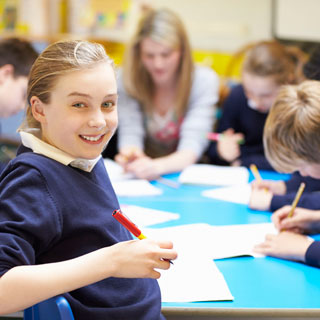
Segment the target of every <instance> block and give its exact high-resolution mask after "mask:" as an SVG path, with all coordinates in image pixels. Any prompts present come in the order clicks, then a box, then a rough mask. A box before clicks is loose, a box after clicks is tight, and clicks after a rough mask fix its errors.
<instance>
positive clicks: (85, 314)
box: [0, 147, 163, 320]
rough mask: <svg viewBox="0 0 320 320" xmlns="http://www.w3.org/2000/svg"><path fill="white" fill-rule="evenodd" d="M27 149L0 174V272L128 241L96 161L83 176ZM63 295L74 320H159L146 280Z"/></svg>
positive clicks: (117, 281) (157, 302)
mask: <svg viewBox="0 0 320 320" xmlns="http://www.w3.org/2000/svg"><path fill="white" fill-rule="evenodd" d="M30 151H31V150H30V149H27V148H25V147H21V149H20V150H19V153H20V154H19V156H18V157H17V158H15V159H14V160H12V161H11V162H10V164H9V165H8V167H7V168H6V169H5V171H4V172H3V174H2V175H1V179H0V180H1V181H0V199H1V201H0V276H1V275H3V274H4V273H5V272H7V271H8V270H9V269H11V268H13V267H15V266H19V265H33V264H44V263H51V262H58V261H64V260H67V259H72V258H75V257H78V256H81V255H84V254H86V253H89V252H92V251H94V250H97V249H100V248H102V247H107V246H110V245H113V244H115V243H117V242H119V241H126V240H130V239H132V236H131V235H130V234H129V232H128V231H127V230H126V229H125V228H124V227H123V226H122V225H120V224H119V223H118V222H117V221H116V220H115V219H114V218H112V212H113V210H114V209H118V208H119V204H118V201H117V198H116V195H115V193H114V191H113V188H112V186H111V183H110V180H109V177H108V174H107V172H106V169H105V167H104V164H103V160H102V159H101V160H100V161H99V162H98V163H97V164H96V166H95V167H94V169H93V170H92V172H91V173H89V172H84V171H82V170H80V169H76V168H73V167H70V166H64V165H63V164H60V163H59V162H57V161H55V160H52V159H49V158H47V157H45V156H42V155H38V154H35V153H33V152H30ZM106 263H108V261H106ZM65 296H66V298H67V300H68V301H69V302H70V305H71V308H72V310H73V313H74V316H75V319H76V320H88V319H95V320H105V319H119V320H120V319H121V320H123V319H145V320H150V319H157V320H158V319H163V316H162V315H161V297H160V289H159V286H158V283H157V281H156V280H153V279H122V278H107V279H105V280H102V281H100V282H97V283H94V284H92V285H89V286H86V287H83V288H80V289H78V290H74V291H72V292H69V293H67V294H65Z"/></svg>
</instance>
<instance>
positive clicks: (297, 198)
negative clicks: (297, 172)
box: [288, 182, 306, 218]
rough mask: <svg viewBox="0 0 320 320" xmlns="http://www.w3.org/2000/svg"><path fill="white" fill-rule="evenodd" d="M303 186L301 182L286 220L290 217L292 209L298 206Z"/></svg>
mask: <svg viewBox="0 0 320 320" xmlns="http://www.w3.org/2000/svg"><path fill="white" fill-rule="evenodd" d="M305 186H306V184H305V183H304V182H301V184H300V187H299V189H298V191H297V194H296V196H295V198H294V200H293V202H292V205H291V210H290V212H289V214H288V218H291V217H292V215H293V212H294V209H295V208H296V206H297V204H298V202H299V200H300V197H301V195H302V192H303V190H304V188H305Z"/></svg>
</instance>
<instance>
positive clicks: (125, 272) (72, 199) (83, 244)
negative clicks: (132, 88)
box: [0, 41, 176, 320]
mask: <svg viewBox="0 0 320 320" xmlns="http://www.w3.org/2000/svg"><path fill="white" fill-rule="evenodd" d="M28 103H29V106H28V112H27V118H26V121H25V123H24V124H23V125H22V126H21V128H20V134H21V139H22V144H23V145H22V146H21V147H20V149H19V150H18V156H17V157H16V158H15V159H14V160H12V161H11V162H10V163H9V165H8V166H7V168H6V169H5V171H4V172H3V174H2V175H1V179H0V314H7V313H12V312H15V311H19V310H22V309H25V308H27V307H29V306H31V305H33V304H36V303H38V302H40V301H42V300H46V299H48V298H50V297H53V296H56V295H60V294H63V295H64V296H65V297H66V299H67V300H68V301H69V303H70V305H71V309H72V311H73V314H74V317H75V319H77V320H82V319H83V320H87V319H95V320H99V319H100V320H102V319H145V320H149V319H157V320H158V319H163V316H162V315H161V297H160V289H159V286H158V283H157V281H156V280H155V279H157V278H159V277H160V273H159V270H156V269H168V268H169V267H170V264H169V262H168V261H167V260H165V259H175V258H176V252H175V251H174V250H172V243H171V242H168V241H152V240H147V239H145V240H141V241H140V240H133V239H132V236H131V235H130V234H129V232H128V231H127V230H126V229H125V228H124V227H123V226H122V225H121V224H119V223H118V221H116V220H115V219H114V218H113V217H112V212H113V211H114V210H116V209H119V203H118V200H117V198H116V195H115V193H114V191H113V188H112V185H111V182H110V180H109V177H108V174H107V171H106V168H105V167H104V162H103V159H102V158H101V152H102V150H103V149H104V148H105V147H106V145H107V144H108V142H109V140H110V138H111V137H112V135H113V133H114V131H115V130H116V127H117V121H118V119H117V84H116V78H115V73H114V69H113V63H112V61H111V60H110V58H109V57H108V56H107V54H106V53H105V51H104V48H103V47H102V46H101V45H99V44H94V43H90V42H86V41H62V42H57V43H54V44H52V45H50V46H49V47H48V48H47V49H46V50H45V51H44V52H42V53H41V55H40V56H39V58H38V59H37V60H36V62H35V63H34V65H33V67H32V70H31V73H30V80H29V84H28Z"/></svg>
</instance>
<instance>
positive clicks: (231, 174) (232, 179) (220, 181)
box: [179, 164, 249, 186]
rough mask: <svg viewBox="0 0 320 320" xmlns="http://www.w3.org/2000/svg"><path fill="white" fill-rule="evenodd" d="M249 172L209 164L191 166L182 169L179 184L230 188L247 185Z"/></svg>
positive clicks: (241, 168)
mask: <svg viewBox="0 0 320 320" xmlns="http://www.w3.org/2000/svg"><path fill="white" fill-rule="evenodd" d="M248 180H249V171H248V169H247V168H245V167H223V166H215V165H210V164H193V165H191V166H188V167H187V168H186V169H184V170H183V171H182V172H181V174H180V176H179V182H180V183H185V184H197V185H199V184H200V185H211V186H230V185H239V184H247V183H248Z"/></svg>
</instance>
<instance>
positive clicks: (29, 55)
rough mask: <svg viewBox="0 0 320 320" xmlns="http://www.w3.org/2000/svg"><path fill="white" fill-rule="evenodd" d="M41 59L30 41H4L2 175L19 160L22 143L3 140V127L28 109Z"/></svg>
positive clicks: (0, 66)
mask: <svg viewBox="0 0 320 320" xmlns="http://www.w3.org/2000/svg"><path fill="white" fill-rule="evenodd" d="M37 56H38V54H37V52H36V51H35V49H34V48H33V47H32V45H31V43H30V42H29V41H27V40H22V39H18V38H5V39H2V40H0V173H1V171H2V170H3V169H4V168H5V166H6V165H7V163H8V162H9V160H10V159H11V158H13V157H14V156H15V151H16V146H17V143H18V142H17V141H14V140H13V139H12V138H11V139H9V138H10V137H5V136H3V132H2V130H1V123H2V124H3V121H5V119H6V118H8V117H10V116H12V115H14V114H16V113H17V112H19V111H20V110H23V109H24V108H25V106H26V94H27V82H28V74H29V71H30V69H31V66H32V64H33V62H34V60H35V59H36V58H37Z"/></svg>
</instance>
